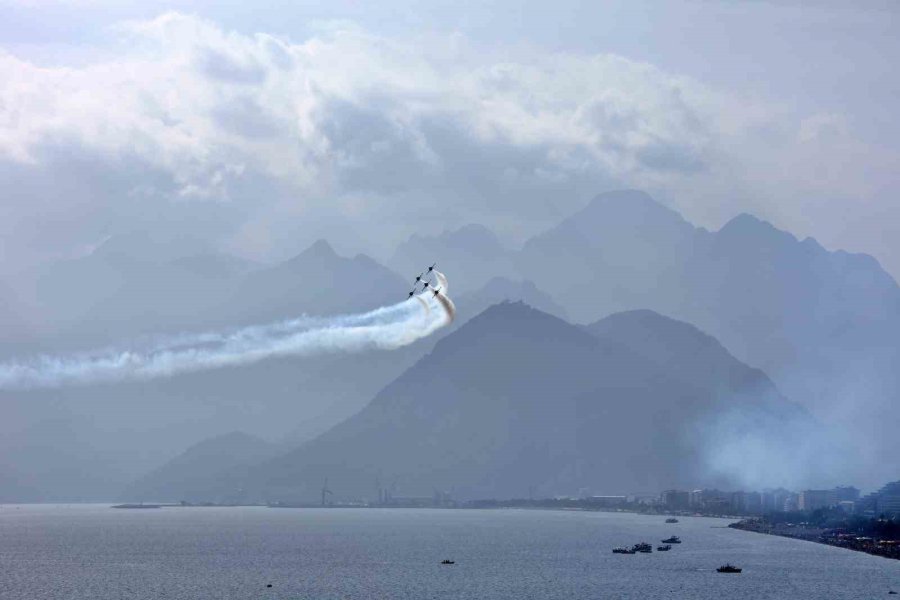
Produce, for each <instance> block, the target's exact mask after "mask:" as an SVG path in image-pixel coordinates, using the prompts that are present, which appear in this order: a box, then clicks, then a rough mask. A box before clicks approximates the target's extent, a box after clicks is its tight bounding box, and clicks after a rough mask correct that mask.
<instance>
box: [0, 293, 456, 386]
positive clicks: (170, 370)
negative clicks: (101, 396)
mask: <svg viewBox="0 0 900 600" xmlns="http://www.w3.org/2000/svg"><path fill="white" fill-rule="evenodd" d="M441 298H442V297H441ZM420 300H421V299H420ZM442 300H443V298H442ZM421 303H422V305H423V306H424V311H423V310H421V307H419V306H417V305H416V304H415V303H412V302H408V301H405V302H401V303H399V304H395V305H393V306H387V307H382V308H378V309H376V310H373V311H370V312H368V313H364V314H359V315H345V316H340V317H332V318H309V317H303V318H298V319H289V320H285V321H280V322H277V323H271V324H267V325H259V326H251V327H244V328H240V329H235V330H232V331H229V332H207V333H199V334H183V335H176V336H169V337H158V338H155V339H153V340H151V343H149V344H147V345H146V346H145V347H144V348H142V349H125V348H121V347H120V348H115V347H112V348H106V349H104V350H99V351H95V352H90V353H83V354H76V355H71V356H67V357H57V356H46V355H44V356H37V357H35V358H33V359H30V360H24V361H11V362H5V363H0V389H27V388H35V387H60V386H64V385H73V384H90V383H103V382H112V381H122V380H146V379H152V378H156V377H169V376H172V375H176V374H178V373H186V372H192V371H200V370H206V369H216V368H222V367H227V366H237V365H246V364H251V363H255V362H259V361H261V360H264V359H267V358H271V357H277V356H309V355H312V354H318V353H323V352H359V351H362V350H367V349H372V348H377V349H395V348H399V347H401V346H405V345H408V344H411V343H413V342H414V341H416V340H418V339H421V338H423V337H426V336H428V335H430V334H432V333H433V332H434V331H436V330H438V329H440V328H441V327H443V326H445V325H447V324H448V323H450V322H451V321H452V320H453V316H454V314H455V310H453V309H452V304H449V305H448V304H445V303H444V302H443V301H442V302H441V305H442V306H443V307H444V311H442V312H443V313H444V314H443V315H437V314H435V313H432V311H431V310H430V308H429V307H428V304H427V302H425V301H424V300H422V301H421ZM448 306H450V307H451V308H447V307H448Z"/></svg>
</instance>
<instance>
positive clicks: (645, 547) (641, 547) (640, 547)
mask: <svg viewBox="0 0 900 600" xmlns="http://www.w3.org/2000/svg"><path fill="white" fill-rule="evenodd" d="M631 549H632V550H634V551H635V552H653V546H651V545H650V544H648V543H646V542H641V543H639V544H635V545H634V546H632V547H631Z"/></svg>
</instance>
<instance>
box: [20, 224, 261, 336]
mask: <svg viewBox="0 0 900 600" xmlns="http://www.w3.org/2000/svg"><path fill="white" fill-rule="evenodd" d="M257 267H258V265H256V264H255V263H252V262H250V261H246V260H243V259H240V258H238V257H235V256H230V255H227V254H223V253H219V252H216V251H214V250H212V249H210V248H209V247H208V246H207V245H205V244H204V243H202V242H200V241H197V240H193V239H185V238H175V239H170V238H158V237H154V236H151V235H149V234H146V233H142V232H136V233H132V234H129V235H119V236H113V237H110V238H109V239H107V240H106V241H105V242H103V243H102V244H100V245H99V246H98V247H97V248H96V249H95V250H94V251H93V252H91V253H90V254H88V255H86V256H82V257H79V258H75V259H70V260H63V261H59V262H57V263H53V264H50V265H48V266H46V267H44V268H42V269H40V270H39V271H38V273H37V274H36V277H35V286H34V292H33V295H34V298H35V304H36V309H37V311H38V314H39V315H40V317H41V322H42V323H43V324H44V328H43V331H42V332H41V335H40V336H39V339H38V340H36V342H37V343H39V344H40V345H41V346H42V348H41V349H42V350H45V351H52V350H64V349H72V348H85V347H90V346H93V345H98V344H105V343H109V342H111V341H120V340H122V339H123V338H130V337H134V336H137V335H143V334H157V333H166V332H174V331H183V330H196V329H202V328H204V327H206V326H210V325H212V324H213V323H215V322H216V321H215V317H216V307H218V306H220V305H221V304H222V302H223V299H224V298H227V297H228V296H229V295H230V294H231V293H232V290H233V289H234V287H235V286H237V284H238V282H239V281H240V280H241V278H243V277H244V276H246V275H247V274H248V273H249V272H251V271H252V270H253V269H255V268H257Z"/></svg>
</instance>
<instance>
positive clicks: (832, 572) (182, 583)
mask: <svg viewBox="0 0 900 600" xmlns="http://www.w3.org/2000/svg"><path fill="white" fill-rule="evenodd" d="M664 520H665V519H664V517H662V516H648V515H635V514H627V513H603V512H583V511H551V510H439V509H436V510H429V509H343V508H334V509H287V508H264V507H236V508H201V507H196V508H193V507H165V508H160V509H144V510H127V509H113V508H110V507H109V506H108V505H102V506H101V505H71V506H62V505H23V506H12V505H4V506H0V599H3V600H7V599H16V600H18V599H29V600H31V599H35V600H37V599H48V600H51V599H54V600H55V599H60V600H62V599H66V600H80V599H84V600H101V599H106V598H115V599H134V600H149V599H168V600H178V599H184V600H198V599H205V598H210V599H212V598H215V599H232V598H233V599H241V600H244V599H256V598H260V599H273V600H274V599H309V600H330V599H335V600H336V599H342V600H347V599H354V600H355V599H360V600H362V599H366V600H370V599H389V598H399V599H415V600H424V599H443V598H446V599H454V600H457V599H480V600H483V599H504V600H505V599H509V600H512V599H515V600H524V599H531V598H534V599H546V600H553V599H562V598H566V599H599V598H661V597H670V598H700V599H707V598H708V599H718V598H754V599H762V598H785V599H795V598H817V599H820V598H829V599H836V598H882V597H885V598H886V597H888V591H889V590H892V589H893V590H897V591H898V592H900V561H892V560H888V559H884V558H879V557H875V556H869V555H866V554H862V553H857V552H851V551H848V550H843V549H839V548H833V547H829V546H824V545H820V544H814V543H809V542H803V541H797V540H790V539H785V538H780V537H774V536H766V535H760V534H755V533H750V532H743V531H737V530H733V529H728V528H727V527H726V525H727V523H728V522H729V521H727V520H723V519H711V518H694V517H683V518H681V519H680V523H676V524H666V523H665V522H664ZM670 535H678V536H680V537H681V538H682V540H683V541H684V543H682V544H680V545H674V546H673V547H672V550H671V551H669V552H657V551H655V550H654V552H653V553H652V554H635V555H621V554H613V553H612V548H614V547H616V546H630V545H632V544H634V543H637V542H641V541H646V542H649V543H651V544H653V545H654V549H655V546H657V545H658V544H659V543H660V540H662V539H663V538H666V537H669V536H670ZM443 559H450V560H454V561H455V564H453V565H442V564H441V561H442V560H443ZM726 562H730V563H733V564H735V565H738V566H740V567H742V568H743V570H744V571H743V573H741V574H720V573H717V572H716V567H718V566H719V565H721V564H723V563H726ZM269 585H271V587H267V586H269Z"/></svg>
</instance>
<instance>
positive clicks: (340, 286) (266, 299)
mask: <svg viewBox="0 0 900 600" xmlns="http://www.w3.org/2000/svg"><path fill="white" fill-rule="evenodd" d="M157 249H158V244H155V243H153V240H152V239H151V240H150V241H149V242H148V241H147V240H146V239H140V236H138V238H137V239H136V241H133V240H119V239H110V240H107V242H106V243H105V244H103V245H101V246H100V247H99V248H98V249H97V250H95V251H94V253H92V254H90V255H88V256H85V257H82V258H80V259H76V260H73V261H65V262H64V263H61V264H59V265H57V266H56V267H54V268H53V269H48V270H45V271H43V272H42V276H43V278H42V281H41V285H42V286H44V287H43V288H42V289H43V290H44V292H46V293H47V297H46V298H45V307H44V308H45V309H47V310H49V309H53V310H56V309H55V308H53V307H61V308H59V310H60V312H59V313H57V315H56V316H55V317H49V316H48V317H47V319H45V322H46V323H48V324H49V325H48V328H49V330H50V331H51V332H52V334H46V335H45V337H43V338H40V339H39V340H38V341H37V342H36V343H35V347H34V348H32V347H26V346H25V345H24V344H21V343H16V344H13V345H11V352H13V353H14V354H15V356H22V355H30V354H33V353H35V352H49V353H66V352H69V351H76V350H81V349H84V348H93V347H97V346H99V345H103V344H107V343H125V344H127V343H129V342H130V341H131V340H132V339H133V338H134V337H135V336H138V335H142V334H144V333H148V334H153V333H166V332H172V331H175V332H181V331H197V330H207V329H208V328H217V327H222V326H226V327H232V326H235V325H239V324H242V323H261V322H266V321H269V320H273V319H280V318H283V317H288V316H297V315H301V314H303V313H308V314H322V313H328V314H340V313H345V312H351V311H357V310H370V309H373V308H377V307H378V306H380V305H383V304H387V303H393V302H396V301H398V300H402V299H403V298H405V296H406V290H407V287H406V284H405V282H403V281H401V280H400V278H399V277H398V276H397V275H396V274H394V273H392V272H390V271H389V270H387V269H386V268H385V267H383V266H380V265H379V264H378V263H376V262H375V261H373V260H372V259H370V258H367V257H365V256H362V255H360V256H356V257H352V258H349V257H342V256H338V255H337V254H336V253H334V251H333V250H331V248H330V246H328V244H327V243H325V242H319V243H317V244H314V245H313V246H312V247H311V248H309V249H308V250H306V251H305V252H303V253H301V254H300V255H298V256H296V257H294V258H293V259H291V260H288V261H285V262H284V263H281V264H278V265H273V266H260V265H256V264H254V263H248V262H246V261H242V260H241V259H237V258H234V257H229V256H227V255H223V254H217V253H214V252H213V253H210V252H209V251H207V249H204V248H203V247H202V245H194V244H184V247H183V248H181V247H179V246H177V245H176V244H174V243H173V245H172V247H171V248H168V249H165V248H164V249H160V252H159V254H156V250H157ZM182 251H183V252H186V254H182ZM95 284H96V286H97V289H87V288H91V287H92V286H94V285H95ZM51 292H52V294H51ZM41 297H42V298H44V295H43V294H42V295H41ZM70 298H71V299H73V302H74V304H77V305H78V307H77V309H75V308H72V307H68V308H66V301H67V299H70ZM92 305H93V308H92ZM67 310H70V312H66V311H67ZM45 314H47V315H49V314H50V313H49V312H45ZM429 348H430V346H429V345H428V343H427V340H420V341H419V342H417V343H415V344H412V345H411V346H408V347H404V348H401V349H398V350H395V351H392V352H385V351H372V352H363V353H359V354H342V353H334V354H326V355H321V356H309V357H302V358H296V357H282V358H275V359H270V360H266V361H263V362H260V363H257V364H252V365H245V366H241V367H237V368H227V369H218V370H211V371H203V372H196V373H185V374H182V375H179V376H175V377H171V378H161V379H155V380H152V381H141V382H120V383H110V384H98V385H84V386H70V387H64V388H60V389H31V390H0V406H2V407H3V415H4V417H5V418H4V419H0V472H5V468H6V467H7V466H9V467H10V469H9V472H10V473H12V472H13V471H15V472H16V473H18V474H19V475H10V476H9V477H10V478H11V479H13V480H16V481H24V479H23V477H21V476H20V475H21V474H22V473H27V474H29V477H28V482H27V486H25V485H24V483H23V485H22V486H19V487H18V488H17V489H20V490H22V493H23V494H24V493H25V492H27V493H28V497H29V498H33V497H41V498H56V499H61V500H66V499H74V498H77V499H86V500H108V499H109V498H110V497H111V495H110V492H109V489H110V488H113V489H114V490H115V491H116V492H118V491H120V490H121V489H122V487H123V486H124V485H125V484H126V483H127V482H128V481H131V480H133V479H134V478H135V477H137V476H138V475H140V474H142V473H146V472H147V470H148V469H150V468H153V467H155V466H158V465H159V464H161V463H162V462H163V461H164V460H165V459H167V458H169V457H171V455H172V449H173V448H179V447H186V446H187V445H189V444H191V443H194V442H196V440H198V439H200V438H203V437H208V436H214V435H216V434H218V433H221V432H222V431H230V430H234V429H239V430H242V431H245V432H247V433H248V434H251V435H256V436H260V437H263V438H266V439H271V440H277V441H279V443H280V448H282V449H285V448H292V447H295V446H296V445H298V444H300V443H301V442H303V441H306V440H308V439H310V438H311V437H314V436H315V435H317V434H319V433H321V432H322V431H324V430H327V429H328V428H330V427H331V426H333V425H334V424H335V423H338V422H340V421H341V420H343V419H346V418H347V417H349V416H350V415H352V414H354V413H355V412H357V411H358V410H360V409H361V408H362V407H363V406H365V404H366V402H368V401H369V400H370V399H371V398H372V396H373V395H374V394H375V393H377V392H378V390H379V389H381V388H382V387H384V386H385V385H386V384H387V383H389V382H390V381H392V380H393V379H394V378H396V377H397V376H398V375H399V374H401V373H402V372H403V371H404V370H405V369H406V368H408V367H409V366H410V365H412V364H413V363H414V362H415V361H416V360H418V359H419V358H420V357H421V356H422V354H424V353H425V352H427V350H428V349H429ZM59 415H65V418H64V419H63V422H61V423H59V424H58V427H59V428H60V429H61V430H62V431H61V432H58V433H59V434H58V435H57V434H56V433H54V434H50V433H46V434H40V433H38V432H42V431H46V430H45V429H43V428H42V424H43V423H45V422H47V421H48V420H49V419H55V418H59ZM29 432H33V433H35V435H29ZM70 438H72V439H75V440H76V441H81V442H84V441H88V442H89V443H71V442H70ZM51 455H53V456H56V457H58V458H59V462H60V464H61V465H64V467H62V469H63V470H64V471H66V470H67V469H66V468H65V465H68V466H71V469H68V472H70V473H72V474H75V473H83V472H84V468H83V466H84V465H91V466H92V469H93V471H92V476H91V477H90V478H89V477H85V476H75V475H72V476H66V477H62V476H58V474H55V473H56V472H55V471H52V470H50V469H49V468H45V467H47V465H48V460H47V457H48V456H51ZM97 456H100V457H102V460H98V459H97ZM0 476H2V473H0ZM98 481H100V482H102V484H103V485H97V482H98ZM26 488H27V489H26ZM9 489H10V488H7V490H9ZM23 497H24V496H23Z"/></svg>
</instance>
